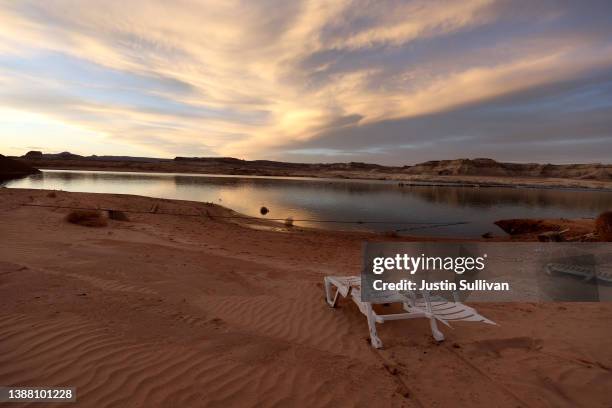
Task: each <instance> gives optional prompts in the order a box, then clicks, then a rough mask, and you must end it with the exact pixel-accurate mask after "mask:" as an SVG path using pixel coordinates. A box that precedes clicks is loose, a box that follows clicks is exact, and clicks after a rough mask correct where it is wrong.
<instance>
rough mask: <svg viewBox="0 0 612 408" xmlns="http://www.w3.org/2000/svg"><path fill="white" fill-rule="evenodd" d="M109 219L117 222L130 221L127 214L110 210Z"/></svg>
mask: <svg viewBox="0 0 612 408" xmlns="http://www.w3.org/2000/svg"><path fill="white" fill-rule="evenodd" d="M108 218H110V219H111V220H115V221H129V220H130V218H129V217H128V216H127V214H126V213H124V212H123V211H119V210H108Z"/></svg>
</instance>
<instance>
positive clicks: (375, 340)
mask: <svg viewBox="0 0 612 408" xmlns="http://www.w3.org/2000/svg"><path fill="white" fill-rule="evenodd" d="M365 307H366V312H367V318H368V328H369V329H370V343H371V344H372V347H374V348H377V349H379V348H382V346H383V344H382V341H380V338H379V337H378V333H377V332H376V320H375V319H374V311H373V310H372V305H371V304H370V303H366V305H365Z"/></svg>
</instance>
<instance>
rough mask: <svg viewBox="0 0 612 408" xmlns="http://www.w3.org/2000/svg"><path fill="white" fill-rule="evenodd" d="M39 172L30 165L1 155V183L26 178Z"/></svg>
mask: <svg viewBox="0 0 612 408" xmlns="http://www.w3.org/2000/svg"><path fill="white" fill-rule="evenodd" d="M38 172H39V170H37V169H35V168H34V167H32V166H30V165H29V164H26V163H23V162H21V161H17V160H13V159H9V158H8V157H5V156H3V155H1V154H0V181H6V180H11V179H14V178H19V177H24V176H27V175H30V174H34V173H38Z"/></svg>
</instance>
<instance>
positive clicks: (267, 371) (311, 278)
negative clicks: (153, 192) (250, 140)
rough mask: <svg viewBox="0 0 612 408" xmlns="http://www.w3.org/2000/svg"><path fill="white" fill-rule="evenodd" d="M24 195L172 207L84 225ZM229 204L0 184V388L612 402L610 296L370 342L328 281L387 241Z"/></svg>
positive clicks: (178, 398)
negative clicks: (260, 217) (246, 213)
mask: <svg viewBox="0 0 612 408" xmlns="http://www.w3.org/2000/svg"><path fill="white" fill-rule="evenodd" d="M22 204H43V205H47V204H48V205H61V206H79V207H98V208H100V207H101V208H120V209H124V210H133V211H143V212H146V211H150V210H152V209H156V211H157V212H158V213H165V214H143V213H138V212H134V213H129V217H130V221H129V222H119V221H110V223H109V225H108V226H107V227H103V228H86V227H81V226H77V225H72V224H69V223H67V222H65V220H64V217H65V216H66V214H67V213H68V211H69V210H67V209H54V208H46V207H32V206H23V205H22ZM168 213H170V214H172V213H173V214H191V215H194V216H178V215H170V214H168ZM227 214H231V212H230V210H227V209H225V208H223V207H220V206H216V205H213V204H205V203H195V202H186V201H172V200H161V199H154V198H147V197H138V196H125V195H109V194H87V193H67V192H56V193H55V197H50V196H49V192H48V191H44V190H19V189H0V243H1V245H0V292H1V293H2V296H0V307H1V312H0V332H1V333H2V336H0V384H2V385H25V384H31V385H36V384H45V385H73V386H76V387H77V395H78V403H77V404H76V406H91V407H104V406H204V405H206V406H236V405H240V406H309V407H311V406H371V404H372V401H376V402H377V405H378V406H384V407H387V406H389V407H391V406H398V407H399V406H404V407H419V406H457V405H468V406H482V407H485V406H491V401H495V405H496V406H500V407H517V406H536V407H540V406H542V407H546V406H572V407H575V406H584V407H587V406H588V407H598V406H601V407H606V406H610V404H612V397H611V396H610V394H609V391H608V390H610V389H611V388H612V348H610V347H606V346H607V345H609V344H610V339H611V338H612V327H610V325H609V322H610V319H612V304H610V303H608V304H606V303H593V304H587V303H573V304H561V303H548V304H483V305H480V306H479V311H480V312H481V313H483V314H484V315H486V316H487V317H489V318H491V319H492V320H494V321H497V322H498V323H500V326H497V327H489V326H483V325H473V324H470V323H463V324H459V323H458V324H456V325H455V326H454V329H453V330H448V329H444V332H445V334H446V335H447V340H446V341H445V342H443V343H442V344H439V345H438V344H436V343H435V342H433V340H432V339H431V336H430V333H429V330H428V325H427V323H426V321H424V320H420V319H417V320H414V321H408V322H406V321H404V322H391V323H388V324H385V325H383V326H381V327H380V329H379V334H380V336H381V338H382V339H383V341H384V342H385V345H386V348H385V349H384V350H380V351H375V350H373V349H372V348H371V347H370V346H369V344H368V342H367V337H368V336H367V324H366V321H365V319H364V318H363V317H362V315H361V314H360V313H359V311H358V310H357V308H356V306H355V305H354V304H352V303H348V302H343V303H341V305H340V308H339V309H338V310H331V309H329V308H328V307H327V306H326V305H325V303H324V301H323V290H322V285H321V283H322V278H323V276H325V275H329V274H338V275H349V274H358V272H359V270H360V266H361V245H362V242H363V241H364V240H388V239H389V238H388V237H384V236H381V235H376V234H368V233H363V234H362V233H342V232H333V231H316V230H306V229H297V228H295V229H287V228H285V227H283V226H281V225H279V224H275V223H270V222H262V221H257V220H252V221H251V220H244V219H240V220H237V219H236V220H233V219H226V218H221V216H223V215H227ZM402 239H403V240H410V239H412V240H416V239H418V238H402ZM419 240H422V239H419ZM15 406H17V405H15Z"/></svg>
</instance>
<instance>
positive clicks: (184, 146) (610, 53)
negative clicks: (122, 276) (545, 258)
mask: <svg viewBox="0 0 612 408" xmlns="http://www.w3.org/2000/svg"><path fill="white" fill-rule="evenodd" d="M520 3H521V2H516V1H513V2H507V1H494V0H469V1H462V2H442V1H419V0H417V1H406V2H402V1H381V2H368V1H337V2H329V1H315V0H313V1H295V2H281V1H268V0H267V1H259V2H254V1H227V2H218V1H212V0H211V1H191V0H177V1H173V2H165V1H140V0H135V1H131V2H125V1H117V0H108V1H105V2H97V1H74V0H70V1H69V0H50V1H46V2H39V1H25V0H24V1H19V2H15V1H10V0H0V5H1V7H0V25H1V26H2V27H3V29H2V30H0V86H1V87H2V91H1V92H0V106H1V108H0V110H4V112H5V116H7V115H9V113H10V112H15V111H18V112H23V113H24V114H31V115H36V117H37V118H39V119H37V123H38V125H37V126H31V127H30V128H28V127H25V126H24V127H21V128H18V127H16V126H15V124H14V123H13V124H12V125H11V126H10V132H8V131H7V130H9V128H8V125H3V124H2V123H0V147H2V148H4V149H9V147H10V149H11V150H13V151H16V150H17V147H18V146H19V143H18V142H17V141H16V140H15V139H16V138H17V137H19V135H22V136H23V135H27V137H25V138H24V142H23V143H24V144H23V149H24V150H26V149H27V146H29V145H43V146H51V147H53V146H55V147H56V148H57V149H58V150H66V149H70V145H67V146H65V147H61V146H62V144H66V143H67V142H68V140H67V139H66V137H64V136H62V132H59V131H58V130H57V129H58V128H57V126H62V127H64V128H65V129H67V130H66V132H67V133H69V134H70V135H71V136H70V138H71V139H70V140H72V139H74V138H75V137H78V134H79V132H81V135H82V140H83V142H82V143H80V144H79V145H78V146H79V148H80V149H81V150H82V151H81V152H82V153H107V154H108V153H111V154H112V153H115V154H123V153H124V152H125V151H130V152H134V151H136V152H139V153H140V154H155V155H163V156H172V155H175V154H183V155H185V154H188V155H216V154H222V155H233V156H238V157H245V158H266V157H274V158H281V159H282V158H285V159H287V158H289V159H293V158H296V157H297V158H299V159H302V160H316V159H318V158H319V157H318V156H319V155H321V154H324V155H325V157H327V158H331V159H333V158H334V157H337V158H339V159H342V160H345V159H346V158H347V157H349V158H359V159H365V160H375V161H381V162H399V161H404V162H414V161H418V159H420V158H422V157H423V151H424V149H425V150H427V149H428V150H427V152H429V153H434V151H435V149H437V151H438V153H439V154H440V155H447V156H460V155H463V156H468V155H469V156H473V155H478V154H479V153H482V154H485V153H491V150H492V149H493V147H494V146H497V145H501V144H500V143H502V144H503V145H504V146H505V149H506V151H507V152H512V154H513V156H512V157H508V159H510V160H520V159H521V157H520V151H521V149H520V146H519V145H512V141H509V140H507V139H506V140H504V138H507V137H509V136H510V135H511V134H512V132H513V131H511V130H510V129H513V127H512V126H508V127H506V128H504V127H500V126H497V127H492V126H491V118H493V117H498V116H497V115H499V112H498V113H497V114H496V113H494V112H493V111H494V110H492V109H491V107H494V106H495V104H498V103H501V102H499V101H503V100H504V98H508V97H512V96H513V95H519V94H520V95H531V99H529V98H527V97H526V96H525V97H521V98H517V99H516V101H518V100H519V99H520V100H521V101H523V102H524V103H527V104H530V105H529V106H531V107H532V108H531V109H530V110H529V111H528V112H522V113H520V112H519V110H517V109H518V107H517V106H515V105H514V104H512V106H507V105H504V109H510V110H512V111H513V113H512V117H514V118H516V117H517V115H519V116H520V115H522V116H520V117H521V118H522V119H520V120H521V125H522V127H521V131H522V132H523V133H524V134H525V133H526V134H530V135H532V136H531V137H532V138H533V141H534V143H535V142H538V141H540V140H541V138H542V137H544V136H543V135H542V133H540V134H538V133H537V132H538V131H540V132H541V131H542V121H543V120H544V121H546V120H550V118H549V116H547V115H545V114H534V112H536V113H537V112H539V111H540V110H546V105H545V104H544V101H543V100H542V99H541V98H539V97H538V94H537V92H538V90H540V89H544V88H547V87H548V88H550V87H552V88H554V89H557V88H559V89H561V88H562V87H563V84H568V83H573V81H588V80H590V79H592V78H597V79H598V81H600V83H605V82H606V81H609V80H611V79H612V78H611V77H610V76H608V75H606V74H605V73H606V72H610V71H611V69H612V41H610V38H612V28H611V27H610V25H609V23H608V22H607V21H606V18H605V16H609V15H610V12H611V11H612V7H610V5H609V3H607V2H605V1H602V2H598V1H590V2H588V3H589V4H588V5H584V2H578V1H575V2H571V1H568V2H541V3H539V4H538V5H533V3H532V2H525V3H524V4H520ZM602 73H603V74H602ZM590 86H591V88H590V89H591V90H592V89H597V87H598V86H599V85H598V84H593V83H591V85H590ZM548 88H547V89H548ZM600 88H601V87H600ZM601 89H604V91H603V92H595V93H592V94H587V95H586V96H584V95H583V96H582V97H581V96H580V94H579V92H580V91H579V88H578V87H570V88H568V90H566V91H565V92H566V93H565V94H564V100H565V101H566V105H567V104H569V105H571V106H570V107H569V108H568V107H567V106H565V109H566V113H565V115H567V116H565V117H564V120H565V121H566V122H569V124H570V126H569V127H568V128H572V129H574V130H573V131H574V132H576V134H575V135H574V136H575V137H576V138H578V139H579V138H580V137H581V136H583V135H584V134H586V133H593V132H589V129H588V127H587V125H586V124H584V122H583V121H580V117H581V116H580V115H582V117H584V115H585V114H586V115H587V116H588V117H591V116H593V115H595V114H596V112H595V111H596V110H597V111H601V110H604V111H606V112H608V113H612V112H610V109H611V105H612V104H610V100H611V99H612V98H611V96H610V93H609V88H606V87H603V88H601ZM583 91H584V90H583ZM530 92H531V93H533V92H536V94H535V95H533V94H531V93H530ZM572 95H573V96H574V97H572ZM534 98H535V99H534ZM572 101H574V102H572ZM585 101H588V103H585ZM572 104H575V105H576V106H575V108H576V109H571V107H572V106H573V105H572ZM586 106H588V107H586ZM579 107H582V110H580V109H578V108H579ZM487 108H488V109H487ZM585 109H586V112H585ZM468 110H469V112H471V114H470V115H471V116H470V118H471V121H472V122H470V126H469V129H470V130H469V132H468V130H466V129H465V126H464V128H462V129H461V133H462V135H461V136H462V137H466V132H467V133H469V134H468V135H467V136H469V137H475V138H477V139H478V140H479V144H478V145H472V146H471V147H470V148H465V147H464V148H461V144H460V143H459V144H454V145H453V146H454V148H456V149H457V150H453V149H446V148H444V146H447V147H448V146H450V145H448V143H447V142H443V141H441V142H440V143H441V144H439V145H437V147H436V144H435V143H433V144H432V143H431V141H432V140H434V139H435V138H436V137H437V138H440V140H448V138H449V137H450V138H451V139H452V136H453V133H456V132H453V131H452V129H446V130H445V131H446V132H447V133H446V134H441V133H440V132H442V128H441V127H435V126H434V128H435V131H431V130H428V129H427V128H423V129H421V131H420V134H419V135H414V134H411V133H410V132H411V130H412V129H414V123H415V121H417V122H418V121H421V122H422V121H423V120H425V119H426V118H431V117H436V118H437V119H438V120H439V121H442V122H445V123H446V122H448V123H451V122H452V121H453V120H455V119H454V118H457V117H460V116H461V117H463V116H462V115H465V112H467V111H468ZM568 112H569V113H568ZM0 115H1V112H0ZM45 121H47V122H48V123H49V124H52V125H49V126H51V128H53V129H55V131H54V132H46V131H45V127H44V125H43V123H46V122H45ZM389 123H392V124H393V125H392V126H391V127H392V128H393V129H394V130H393V131H389ZM546 123H547V122H546ZM581 123H582V125H580V126H579V124H581ZM396 128H397V129H399V130H397V129H396ZM552 128H553V127H550V126H549V127H548V128H547V131H546V132H545V133H546V138H548V140H552V141H555V140H556V136H555V135H554V134H552V133H553V132H551V131H550V130H551V129H552ZM402 129H403V131H402ZM608 130H609V128H608ZM487 132H489V133H487ZM562 133H563V135H564V136H558V137H559V138H567V137H568V136H569V135H568V134H567V131H564V132H562ZM595 133H597V137H594V138H583V142H582V144H583V146H584V149H583V150H584V151H585V152H587V151H591V150H593V149H591V148H590V146H595V145H597V146H598V148H601V143H602V142H601V140H600V139H601V137H605V135H602V133H601V132H595ZM8 134H10V135H11V136H10V138H11V140H9V139H8V138H9V136H7V135H8ZM51 134H52V135H53V136H51ZM92 135H95V136H92ZM340 135H342V136H340ZM608 136H609V137H610V136H612V135H609V133H608ZM50 138H52V140H50ZM610 138H611V139H612V137H610ZM92 139H95V140H96V141H97V142H96V143H93V142H92V144H91V145H90V147H89V148H88V147H87V146H88V145H87V140H92ZM415 139H417V140H415ZM99 140H106V141H108V143H107V144H106V148H102V150H105V151H98V150H96V149H99V148H100V144H99V142H98V141H99ZM560 140H561V139H560ZM423 142H427V143H423ZM444 143H447V144H446V145H445V144H444ZM603 143H604V144H605V142H603ZM507 144H511V145H512V147H511V148H508V147H507ZM479 146H488V147H487V148H486V149H485V148H479ZM393 147H395V148H393ZM470 149H471V150H470ZM398 150H402V151H403V155H402V157H401V158H400V157H397V155H396V154H395V153H396V152H397V151H398ZM558 150H559V149H557V150H555V149H551V150H550V152H551V153H550V157H548V158H546V157H544V159H545V160H550V161H555V160H565V158H563V157H561V156H560V155H559V151H558ZM322 152H324V153H322ZM429 153H428V154H429ZM590 158H593V159H595V158H596V157H595V156H589V155H588V154H587V153H585V154H584V159H586V160H588V159H590Z"/></svg>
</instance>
